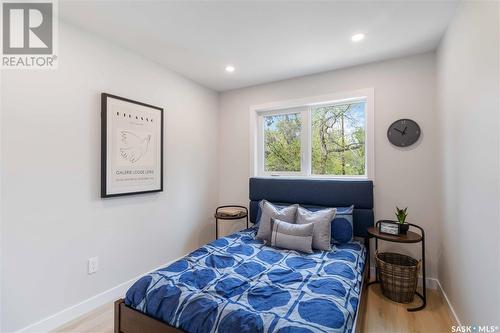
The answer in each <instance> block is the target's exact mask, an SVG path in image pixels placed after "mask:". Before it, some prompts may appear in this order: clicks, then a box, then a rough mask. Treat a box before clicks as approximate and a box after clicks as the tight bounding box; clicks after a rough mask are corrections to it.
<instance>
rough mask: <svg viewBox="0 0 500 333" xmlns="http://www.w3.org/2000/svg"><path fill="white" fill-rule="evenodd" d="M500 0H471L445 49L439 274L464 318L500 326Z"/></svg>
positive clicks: (441, 79) (464, 321) (441, 98)
mask: <svg viewBox="0 0 500 333" xmlns="http://www.w3.org/2000/svg"><path fill="white" fill-rule="evenodd" d="M499 11H500V8H499V4H498V2H465V3H463V4H462V5H461V7H460V8H459V9H458V11H457V15H456V17H455V18H454V20H453V22H452V24H451V25H450V27H449V28H448V31H447V33H446V36H445V38H444V39H443V41H442V43H441V46H440V48H439V53H438V63H437V69H438V90H437V91H438V92H439V95H438V97H439V98H438V112H439V123H440V127H439V131H438V133H439V135H438V137H437V140H438V142H439V143H440V145H441V152H440V154H439V155H440V156H441V160H442V161H441V163H442V174H441V175H442V176H441V183H442V189H443V194H442V195H443V207H442V211H443V218H442V222H441V226H442V243H441V244H442V245H441V249H440V257H439V258H438V259H439V280H440V282H441V284H442V286H443V289H444V290H445V292H446V293H447V295H448V297H449V298H450V300H451V303H452V304H453V306H454V309H455V312H456V313H457V315H458V317H459V319H460V321H461V322H462V324H464V325H470V324H476V325H500V282H499V277H500V245H499V244H500V238H499V237H500V205H499V202H500V189H499V187H500V180H499V178H500V177H499V173H500V154H499V153H500V143H499V140H500V134H499V132H500V124H499V122H500V101H499V93H500V84H499V77H500V67H499V62H500V58H499V57H500V53H499V47H500V44H499V38H500V33H499V28H500V26H499Z"/></svg>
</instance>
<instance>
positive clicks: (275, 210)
mask: <svg viewBox="0 0 500 333" xmlns="http://www.w3.org/2000/svg"><path fill="white" fill-rule="evenodd" d="M259 207H260V211H261V212H262V213H261V215H260V219H259V221H258V223H259V230H258V231H257V238H258V239H261V240H263V241H266V242H269V239H270V238H271V218H273V219H278V220H281V221H284V222H288V223H295V214H296V213H297V208H298V207H299V205H291V206H287V207H284V208H279V207H277V206H275V205H273V204H272V203H270V202H269V201H267V200H262V201H261V202H260V203H259Z"/></svg>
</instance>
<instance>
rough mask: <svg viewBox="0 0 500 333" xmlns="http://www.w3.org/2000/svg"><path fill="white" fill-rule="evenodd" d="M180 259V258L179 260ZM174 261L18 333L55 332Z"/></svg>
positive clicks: (117, 297)
mask: <svg viewBox="0 0 500 333" xmlns="http://www.w3.org/2000/svg"><path fill="white" fill-rule="evenodd" d="M178 259H180V258H178ZM178 259H174V260H171V261H169V262H168V263H166V264H163V265H160V266H158V267H156V268H154V269H152V270H150V271H148V272H146V273H143V274H140V275H138V276H136V277H135V278H133V279H130V280H128V281H125V282H123V283H121V284H119V285H117V286H116V287H113V288H111V289H108V290H106V291H104V292H102V293H100V294H97V295H95V296H93V297H91V298H89V299H86V300H84V301H82V302H80V303H78V304H75V305H73V306H70V307H69V308H66V309H64V310H62V311H59V312H57V313H56V314H53V315H51V316H49V317H47V318H44V319H42V320H40V321H38V322H36V323H34V324H31V325H29V326H27V327H25V328H23V329H21V330H19V331H18V333H28V332H30V333H35V332H36V333H46V332H50V331H52V330H55V329H56V328H59V327H61V326H63V325H65V324H67V323H69V322H71V321H73V320H75V319H77V318H78V317H81V316H83V315H84V314H86V313H88V312H90V311H92V310H95V309H97V308H98V307H100V306H103V305H104V304H107V303H110V302H113V301H115V300H117V299H119V298H121V297H123V296H124V295H125V293H126V292H127V290H128V289H129V288H130V287H131V286H132V284H133V283H134V282H135V281H137V280H138V279H139V278H141V277H142V276H144V275H146V274H148V273H150V272H153V271H155V270H158V269H160V268H163V267H165V266H168V265H169V264H171V263H172V262H174V261H176V260H178Z"/></svg>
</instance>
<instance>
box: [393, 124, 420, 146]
mask: <svg viewBox="0 0 500 333" xmlns="http://www.w3.org/2000/svg"><path fill="white" fill-rule="evenodd" d="M387 138H388V139H389V141H390V142H391V143H392V144H393V145H395V146H398V147H408V146H411V145H412V144H414V143H415V142H417V141H418V138H420V126H418V124H417V123H416V122H414V121H413V120H411V119H399V120H396V121H395V122H393V123H392V124H391V126H389V129H388V130H387Z"/></svg>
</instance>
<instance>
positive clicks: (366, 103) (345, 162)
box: [252, 94, 373, 179]
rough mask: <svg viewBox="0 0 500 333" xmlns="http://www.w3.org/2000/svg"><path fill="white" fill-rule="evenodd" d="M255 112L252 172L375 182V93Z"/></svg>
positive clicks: (268, 174) (264, 174)
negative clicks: (373, 100)
mask: <svg viewBox="0 0 500 333" xmlns="http://www.w3.org/2000/svg"><path fill="white" fill-rule="evenodd" d="M367 95H368V96H360V97H350V98H347V99H339V100H333V101H332V100H330V101H328V102H317V101H314V102H310V103H304V104H303V105H302V106H294V107H288V108H286V107H279V105H278V106H274V107H270V108H269V107H267V108H263V109H264V110H259V108H258V107H257V108H254V109H252V111H253V112H254V114H255V118H256V119H255V120H256V124H255V129H256V133H253V134H252V135H254V138H255V145H256V147H254V148H256V149H254V161H253V163H254V168H255V169H254V170H255V172H254V174H255V175H259V176H280V175H281V176H311V177H339V178H346V177H347V178H370V179H372V178H373V163H372V158H373V142H372V141H373V139H371V137H372V135H373V131H372V130H371V126H372V124H371V123H370V122H371V118H372V117H371V115H372V113H373V106H372V105H370V103H371V100H372V98H371V96H372V94H367Z"/></svg>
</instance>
